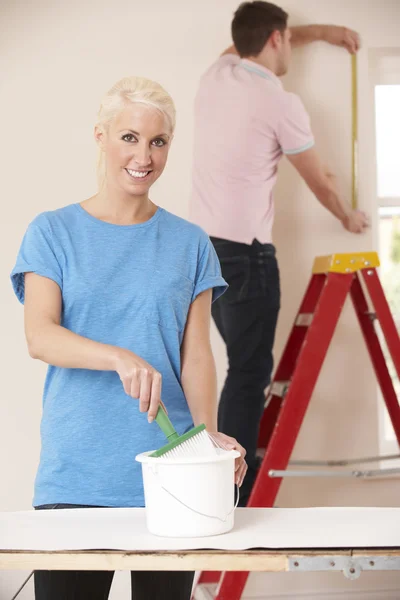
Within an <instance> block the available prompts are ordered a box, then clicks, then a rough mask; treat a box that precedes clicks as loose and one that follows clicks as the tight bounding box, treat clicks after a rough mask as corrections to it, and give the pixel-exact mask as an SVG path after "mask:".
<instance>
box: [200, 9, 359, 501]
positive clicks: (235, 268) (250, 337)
mask: <svg viewBox="0 0 400 600" xmlns="http://www.w3.org/2000/svg"><path fill="white" fill-rule="evenodd" d="M287 19H288V15H287V13H285V12H284V11H283V10H282V9H281V8H279V7H278V6H275V5H274V4H270V3H268V2H260V1H256V2H245V3H244V4H241V5H240V6H239V8H238V9H237V11H236V13H235V16H234V19H233V22H232V37H233V42H234V46H232V47H231V48H229V49H228V50H226V51H225V52H224V54H223V55H222V56H221V57H220V58H219V59H218V60H217V61H216V62H215V63H214V64H213V65H212V66H211V68H210V69H209V70H208V71H207V72H206V73H205V75H204V76H203V77H202V79H201V83H200V89H199V91H198V94H197V98H196V105H195V141H194V167H193V194H192V199H191V219H192V220H193V221H194V222H195V223H197V224H199V225H200V226H201V227H203V229H205V230H206V231H207V233H208V234H209V235H210V237H211V240H212V242H213V244H214V247H215V249H216V251H217V254H218V256H219V259H220V262H221V267H222V274H223V277H224V278H225V279H226V281H227V282H228V283H229V285H230V287H229V289H228V291H227V292H226V293H225V294H224V295H223V296H222V297H221V298H220V299H219V300H217V302H215V303H214V305H213V318H214V321H215V323H216V325H217V328H218V330H219V332H220V334H221V336H222V338H223V340H224V341H225V343H226V346H227V354H228V361H229V368H228V375H227V378H226V381H225V385H224V388H223V391H222V395H221V399H220V404H219V413H218V419H219V429H220V431H223V432H224V433H225V434H228V435H231V436H232V437H235V438H236V439H237V440H238V441H239V443H240V444H242V446H244V447H245V448H246V450H247V460H248V465H249V469H248V474H247V476H246V478H245V481H244V484H243V486H242V490H241V501H240V505H241V506H245V505H246V503H247V500H248V498H249V495H250V491H251V488H252V485H253V483H254V480H255V477H256V474H257V469H258V466H259V461H258V460H257V457H256V449H257V438H258V430H259V424H260V420H261V416H262V413H263V408H264V390H265V388H266V387H267V385H268V384H269V383H270V379H271V372H272V366H273V364H272V348H273V343H274V336H275V329H276V323H277V318H278V312H279V306H280V287H279V270H278V265H277V261H276V257H275V248H274V246H273V244H272V238H271V230H272V225H273V219H274V205H273V197H272V191H273V187H274V184H275V180H276V176H277V167H278V163H279V160H280V158H281V157H282V155H284V154H286V155H287V157H288V159H289V160H290V162H291V163H292V164H293V165H294V166H295V168H296V169H297V171H298V172H299V173H300V175H301V176H302V178H303V179H304V180H305V182H306V183H307V185H308V186H309V188H310V189H311V191H312V192H313V193H314V194H315V196H316V197H317V199H318V200H319V201H320V203H321V204H323V206H325V207H326V208H327V209H328V210H329V211H330V212H331V213H332V214H333V215H334V216H335V217H336V218H337V219H339V221H340V222H341V223H342V225H343V227H344V228H345V229H347V230H348V231H350V232H353V233H361V232H362V231H363V230H364V229H365V228H366V227H367V225H368V222H367V217H366V215H365V214H363V213H361V212H358V211H353V210H352V209H351V208H350V207H349V206H348V205H347V204H346V203H345V202H344V200H343V199H342V198H341V197H340V196H339V193H338V191H337V190H336V187H335V183H334V178H333V176H332V175H331V174H330V173H329V172H328V171H327V170H326V169H325V168H324V167H323V165H322V163H321V161H320V159H319V157H318V153H317V152H316V150H315V148H314V139H313V135H312V132H311V129H310V123H309V117H308V115H307V112H306V110H305V108H304V106H303V104H302V102H301V100H300V98H299V97H298V96H297V95H295V94H291V93H288V92H285V91H284V89H283V87H282V83H281V81H280V80H279V79H278V77H279V76H281V75H284V74H285V73H286V71H287V69H288V66H289V62H290V53H291V46H293V47H296V46H300V45H302V44H306V43H309V42H312V41H317V40H324V41H326V42H328V43H331V44H334V45H337V46H343V47H344V48H346V49H347V50H348V51H349V52H350V53H355V52H357V50H358V48H359V39H358V35H357V34H356V33H355V32H352V31H350V30H347V29H345V28H344V27H335V26H326V25H325V26H324V25H310V26H307V27H294V28H293V29H292V30H290V29H289V28H288V27H287Z"/></svg>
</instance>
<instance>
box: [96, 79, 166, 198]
mask: <svg viewBox="0 0 400 600" xmlns="http://www.w3.org/2000/svg"><path fill="white" fill-rule="evenodd" d="M129 102H131V103H135V102H140V103H142V104H146V105H147V106H151V107H153V108H156V109H157V110H159V111H160V112H162V113H163V115H164V116H165V117H166V119H167V121H168V124H169V125H170V127H171V131H172V132H173V131H174V129H175V116H176V112H175V105H174V101H173V100H172V98H171V96H170V95H169V94H168V92H166V91H165V89H164V88H163V87H162V86H161V85H160V84H159V83H157V82H155V81H152V80H151V79H146V78H145V77H133V76H132V77H124V78H123V79H120V80H119V81H117V83H115V84H114V85H113V87H112V88H111V89H110V90H109V91H108V92H107V93H106V95H105V96H104V98H103V100H102V103H101V105H100V110H99V113H98V120H97V126H98V127H99V128H100V129H103V130H106V129H107V128H108V126H109V125H110V123H111V121H112V120H113V119H114V118H115V117H116V115H117V114H118V113H119V112H120V111H121V110H123V109H124V108H125V106H126V105H127V103H129ZM105 178H106V168H105V156H104V152H103V151H102V150H100V151H99V157H98V162H97V180H98V183H99V187H102V186H103V185H104V182H105Z"/></svg>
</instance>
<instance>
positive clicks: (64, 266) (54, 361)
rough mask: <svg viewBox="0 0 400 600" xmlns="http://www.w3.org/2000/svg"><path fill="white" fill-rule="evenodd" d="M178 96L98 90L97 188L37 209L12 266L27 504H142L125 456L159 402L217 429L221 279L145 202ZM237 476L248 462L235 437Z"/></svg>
mask: <svg viewBox="0 0 400 600" xmlns="http://www.w3.org/2000/svg"><path fill="white" fill-rule="evenodd" d="M174 126H175V109H174V105H173V101H172V99H171V97H170V96H169V95H168V94H167V93H166V92H165V90H164V89H163V88H162V87H161V86H160V85H158V84H157V83H154V82H152V81H149V80H147V79H141V78H136V77H129V78H126V79H123V80H121V81H119V82H118V83H117V84H116V85H114V86H113V88H112V89H111V90H110V91H109V92H108V94H107V95H106V96H105V98H104V100H103V102H102V104H101V108H100V112H99V120H98V124H97V126H96V127H95V139H96V142H97V144H98V146H99V150H100V160H99V191H98V193H97V194H96V195H95V196H93V197H92V198H89V199H88V200H85V201H83V202H81V203H76V204H71V205H68V206H66V207H63V208H60V209H58V210H54V211H51V212H46V213H42V214H40V215H39V216H38V217H36V218H35V219H34V221H33V222H32V223H31V224H30V225H29V227H28V230H27V232H26V234H25V237H24V239H23V242H22V245H21V249H20V252H19V255H18V258H17V262H16V265H15V268H14V270H13V272H12V275H11V278H12V283H13V286H14V290H15V292H16V294H17V297H18V299H19V300H20V301H21V302H22V303H24V305H25V309H24V311H25V333H26V339H27V344H28V348H29V353H30V355H31V356H32V357H33V358H36V359H39V360H42V361H44V362H45V363H47V364H48V365H49V368H48V372H47V377H46V381H45V386H44V395H43V416H42V424H41V438H42V449H41V456H40V464H39V468H38V472H37V476H36V481H35V493H34V500H33V505H34V506H35V507H36V508H42V509H43V508H52V509H54V508H56V509H57V508H65V507H69V508H70V507H77V506H79V507H88V506H100V507H112V506H114V507H130V506H143V505H144V498H143V488H142V480H141V471H140V465H138V464H137V463H136V462H135V456H136V455H137V454H138V453H140V452H142V451H145V450H150V449H153V448H158V447H160V446H162V445H163V444H164V443H165V439H164V438H163V435H162V433H161V432H160V431H159V428H158V426H157V425H156V424H155V423H152V421H153V420H154V417H155V415H156V413H157V409H158V405H159V403H160V401H161V399H162V400H163V402H164V403H165V405H166V407H167V410H168V412H169V415H170V418H171V420H172V422H173V423H174V424H175V426H176V427H177V429H178V431H179V432H183V431H185V430H187V429H189V428H190V427H191V426H192V424H193V423H194V424H195V425H197V424H199V423H201V422H204V423H205V424H206V426H207V429H208V430H209V431H210V432H216V428H217V425H216V417H217V408H216V377H215V366H214V360H213V356H212V352H211V348H210V340H209V327H210V314H211V302H212V300H213V299H214V300H215V299H216V298H218V296H220V295H221V294H222V293H223V292H224V290H225V288H226V284H225V281H224V280H223V279H222V277H221V273H220V266H219V262H218V259H217V257H216V254H215V251H214V249H213V246H212V245H211V243H210V241H209V238H208V236H207V235H206V234H205V233H204V232H203V231H202V230H201V229H200V228H199V227H197V226H195V225H193V224H190V223H189V222H187V221H185V220H183V219H181V218H178V217H176V216H174V215H172V214H171V213H169V212H167V211H166V210H164V209H163V208H160V207H159V206H156V205H155V204H154V203H153V202H152V201H151V200H150V198H149V190H150V188H151V186H152V185H153V183H154V182H155V181H156V180H157V179H158V178H159V177H160V175H161V174H162V172H163V170H164V167H165V164H166V161H167V157H168V152H169V149H170V146H171V142H172V137H173V132H174ZM214 436H216V437H217V438H218V441H219V442H220V443H221V444H223V445H225V446H226V447H230V448H233V447H235V448H236V449H238V450H239V451H240V452H241V458H240V459H238V462H237V470H236V481H237V483H238V484H239V485H240V484H241V483H242V481H243V478H244V475H245V472H246V468H247V467H246V463H245V461H244V455H245V451H244V449H243V448H242V447H241V446H240V445H239V444H238V443H237V442H236V440H234V439H232V438H228V437H227V436H224V435H223V434H220V433H215V434H214ZM112 577H113V574H112V573H110V572H104V573H102V572H100V573H99V572H75V573H73V572H51V571H39V572H36V573H35V594H36V599H37V600H50V599H54V598H57V599H58V600H86V599H87V598H90V599H91V600H97V599H98V600H100V599H101V600H104V599H105V598H107V597H108V593H109V590H110V587H111V582H112ZM192 579H193V573H185V572H176V573H145V572H143V573H138V572H134V573H132V598H135V600H142V599H143V600H149V599H150V598H163V599H169V598H171V600H172V599H173V600H180V599H182V600H188V599H189V598H190V592H191V586H192Z"/></svg>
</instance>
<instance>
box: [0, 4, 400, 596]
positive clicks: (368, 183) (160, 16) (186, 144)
mask: <svg viewBox="0 0 400 600" xmlns="http://www.w3.org/2000/svg"><path fill="white" fill-rule="evenodd" d="M237 4H238V2H237V0H219V1H218V2H215V1H213V0H203V1H202V2H196V3H195V2H190V3H189V2H184V1H183V0H170V1H169V2H163V1H162V0H153V2H150V3H147V4H145V3H143V2H138V1H137V0H136V1H133V2H132V1H130V2H128V1H127V0H114V2H113V3H109V2H107V3H106V2H104V1H103V2H96V3H94V2H93V1H89V0H86V2H79V1H78V0H70V1H69V2H61V1H60V0H56V1H55V0H53V1H52V0H41V2H35V3H32V4H31V5H28V4H26V3H25V2H22V0H15V1H14V2H13V3H10V4H9V5H6V4H5V3H3V4H2V6H1V8H0V40H1V41H0V48H1V51H0V72H1V73H2V77H1V82H0V86H1V89H0V93H1V98H2V111H1V117H0V119H1V128H0V131H1V144H0V152H1V156H0V158H1V165H2V176H1V178H0V186H1V198H2V206H3V210H2V218H1V222H0V228H1V231H0V240H1V241H0V243H1V252H0V289H1V292H0V297H1V306H2V310H1V313H0V330H1V332H2V338H1V339H2V342H3V343H2V344H1V347H0V353H1V354H0V358H1V366H2V373H1V375H2V383H3V386H2V389H3V395H2V400H1V402H0V472H1V484H0V486H1V487H0V510H20V509H27V508H29V507H30V503H31V495H32V485H33V478H34V474H35V470H36V466H37V461H38V454H39V422H40V410H41V409H40V405H41V389H42V384H43V378H44V373H45V368H44V366H43V365H41V364H39V363H36V362H35V361H33V360H31V359H30V358H29V356H28V354H27V351H26V348H25V343H24V337H23V310H22V307H21V306H19V305H18V303H17V300H16V299H15V298H14V297H13V294H12V291H11V287H10V284H9V281H8V274H9V271H10V270H11V268H12V266H13V261H14V258H15V256H16V253H17V249H18V247H19V244H20V241H21V237H22V235H23V232H24V230H25V228H26V225H27V224H28V222H29V221H30V220H31V219H32V218H33V217H34V216H35V215H36V214H37V213H38V212H40V211H43V210H47V209H53V208H57V207H59V206H62V205H65V204H68V203H71V202H78V201H80V200H83V199H84V198H86V197H88V196H89V195H91V194H92V193H93V192H94V189H95V169H94V159H95V148H94V143H93V141H92V127H93V124H94V121H95V117H96V111H97V108H98V104H99V101H100V98H101V96H102V94H103V93H104V92H105V91H106V90H107V89H108V88H109V87H110V85H111V84H112V83H114V81H116V80H117V79H118V78H120V77H122V76H125V75H128V74H138V75H144V76H147V77H150V78H154V79H156V80H158V81H160V83H162V84H163V85H164V86H165V87H166V88H167V89H168V90H169V91H170V93H171V94H172V95H173V97H174V99H175V101H176V104H177V110H178V127H177V132H176V139H175V142H174V147H173V149H172V153H171V157H170V162H169V166H168V168H167V171H166V173H165V174H164V175H163V177H162V179H161V181H160V182H159V183H158V185H157V188H156V189H155V191H154V195H153V199H154V200H155V201H156V202H157V203H159V204H161V205H162V206H164V207H165V208H167V209H169V210H172V211H173V212H176V213H177V214H180V215H182V216H187V205H188V196H189V191H190V168H191V147H192V102H193V97H194V94H195V90H196V87H197V83H198V79H199V76H200V74H201V72H202V71H203V70H204V69H205V68H206V67H207V66H208V64H209V63H210V62H211V61H212V60H214V58H215V57H216V56H217V55H218V53H220V52H221V51H222V49H223V48H224V47H226V46H227V45H228V44H229V43H230V38H229V22H230V19H231V15H232V12H233V10H234V9H235V8H236V6H237ZM284 6H285V8H287V9H288V10H289V11H290V12H291V14H292V23H296V24H297V23H299V24H300V23H308V22H318V21H319V22H328V23H330V22H332V23H333V22H334V23H345V24H347V25H349V26H350V27H354V28H356V29H358V30H359V31H360V33H361V34H362V36H363V41H364V47H363V50H362V51H361V52H360V54H359V93H360V173H361V177H360V205H361V207H362V208H364V209H366V210H368V211H369V212H370V213H371V214H372V216H373V217H374V218H375V216H376V215H375V212H376V206H375V192H374V189H375V188H374V147H373V144H374V139H373V113H372V106H371V103H370V100H369V96H368V94H369V87H368V62H367V57H368V53H367V49H368V48H369V47H382V46H384V47H388V46H398V45H400V42H399V41H398V39H399V38H398V23H399V19H400V3H399V2H398V0H379V2H378V0H370V1H369V2H368V3H367V2H366V1H364V0H335V2H334V3H333V2H328V1H327V0H287V1H286V2H285V5H284ZM285 85H286V86H287V87H288V88H289V89H291V90H295V91H297V92H298V93H300V94H301V96H302V98H303V100H304V102H305V104H306V106H307V107H308V109H309V111H310V113H311V117H312V122H313V128H314V132H315V135H316V138H317V142H318V147H319V148H320V150H321V153H322V154H323V156H324V157H325V158H326V159H327V160H328V161H329V164H330V166H331V167H332V168H333V169H334V171H335V172H336V173H337V174H338V179H339V182H340V184H341V186H342V188H343V190H344V191H345V193H346V194H349V192H350V179H351V171H350V156H351V154H350V151H351V146H350V122H351V110H350V106H351V105H350V59H349V57H348V55H347V54H346V53H345V52H344V51H341V50H339V49H337V48H330V47H327V46H325V45H323V44H315V45H314V46H313V47H312V48H311V47H308V48H305V49H304V50H301V51H297V52H296V55H295V58H294V61H293V67H292V70H291V74H290V76H288V77H287V78H286V82H285ZM276 196H277V223H276V228H275V238H276V243H277V246H278V251H279V258H280V263H281V269H282V289H283V308H282V313H281V318H280V322H279V329H278V337H277V343H276V356H277V357H279V356H280V354H281V351H282V348H283V345H284V343H285V341H286V338H287V335H288V332H289V330H290V326H291V323H292V321H293V318H294V315H295V313H296V310H297V308H298V305H299V302H300V299H301V297H302V294H303V293H304V289H305V285H306V282H307V281H308V278H309V274H310V268H311V264H312V261H313V258H314V256H316V255H319V254H327V253H329V252H333V251H349V250H357V251H358V250H359V251H363V250H369V249H374V248H375V247H376V244H375V229H376V227H375V226H374V227H373V229H372V231H371V232H369V233H368V234H366V235H365V236H363V238H358V239H356V238H354V237H352V236H350V235H349V234H347V233H345V232H344V231H343V230H342V229H341V228H340V226H339V225H338V224H337V223H336V222H335V220H334V219H333V218H331V217H330V216H329V215H328V214H327V213H325V212H324V211H323V210H322V209H321V208H320V207H319V206H318V204H317V203H316V201H315V199H314V198H313V197H312V196H311V194H310V193H309V192H308V191H307V190H306V188H305V186H304V185H303V183H302V182H301V181H300V180H299V178H298V177H297V176H296V175H295V173H294V172H293V170H292V169H291V168H290V166H289V165H287V164H283V165H282V167H281V173H280V181H279V184H278V188H277V194H276ZM350 309H351V307H346V310H345V314H344V318H343V320H342V321H341V324H340V326H339V328H338V331H337V333H336V336H335V339H334V345H333V347H332V349H331V350H330V352H329V356H328V358H327V361H326V364H325V366H324V369H323V374H322V376H321V380H320V382H319V383H318V386H317V389H316V392H315V394H314V398H313V402H312V406H311V408H310V411H309V413H308V415H307V418H306V421H305V423H304V427H303V430H302V432H301V435H300V438H299V440H298V444H297V445H296V451H295V453H296V456H301V457H302V458H312V457H317V458H324V457H332V458H335V457H342V456H359V455H363V454H369V455H372V454H375V452H376V451H377V450H378V437H377V436H378V425H377V406H376V387H375V380H374V377H373V374H372V372H371V368H370V365H369V362H368V356H367V354H366V351H365V349H364V346H363V343H362V340H361V336H360V333H359V331H358V325H357V323H356V320H355V317H354V316H353V314H352V311H351V310H350ZM213 343H214V348H215V352H216V358H217V363H218V371H219V376H220V384H222V380H223V376H224V370H225V367H226V362H225V355H224V348H223V346H222V344H221V341H220V340H219V338H218V336H217V334H216V332H215V330H213ZM398 492H399V483H398V480H397V481H395V480H393V481H384V482H382V481H380V482H368V483H366V482H358V481H357V482H348V481H347V480H344V481H341V482H338V481H337V480H335V481H334V482H332V483H331V482H330V481H325V480H324V481H321V480H307V481H302V480H295V481H293V480H289V481H287V482H285V484H284V485H283V486H282V489H281V493H280V495H279V498H278V504H279V505H280V506H304V505H379V506H380V505H393V506H396V505H399V500H398V498H399V494H398ZM23 575H24V574H22V573H17V572H14V573H4V572H2V573H1V572H0V598H1V599H2V600H3V598H4V600H6V599H7V598H9V597H11V596H12V593H13V591H14V590H15V589H16V588H17V587H18V584H19V582H21V581H22V579H23ZM399 579H400V576H399V575H398V574H396V573H391V574H390V573H388V574H384V575H381V574H368V575H365V576H363V577H362V578H361V579H360V580H358V581H357V582H349V581H347V580H345V579H344V578H343V577H342V576H340V575H333V574H332V575H325V574H320V575H315V574H313V575H296V576H295V575H289V574H285V575H268V574H266V575H257V576H254V577H252V578H251V579H250V583H249V585H248V587H247V589H246V596H248V597H253V598H255V597H258V598H267V597H268V598H272V597H274V598H275V597H276V598H278V597H285V598H301V597H304V598H312V597H313V598H322V597H324V591H323V590H324V589H330V590H336V591H337V593H339V595H340V597H342V598H345V597H349V598H350V597H353V593H355V592H356V591H358V594H359V595H357V596H355V595H354V598H356V597H357V598H358V597H361V596H362V597H365V598H375V597H376V598H378V597H379V598H384V597H395V596H393V595H392V596H389V595H388V594H385V591H384V590H385V589H387V590H388V589H392V590H396V589H398V590H400V581H399ZM127 580H128V578H127V574H124V576H121V577H119V576H118V577H117V578H116V585H115V587H114V590H113V598H114V600H115V598H117V597H118V598H121V599H123V598H127V597H128V595H127V589H126V588H127ZM363 590H365V592H364V591H363ZM366 590H370V591H371V590H376V591H375V592H374V593H373V594H372V595H367V591H366ZM378 590H380V591H378ZM394 593H396V592H394ZM374 594H375V595H374ZM399 595H400V591H399ZM20 597H21V599H22V600H24V599H25V600H27V599H28V598H29V599H30V598H32V591H31V587H29V588H28V589H27V590H26V591H25V592H24V593H23V594H21V596H20Z"/></svg>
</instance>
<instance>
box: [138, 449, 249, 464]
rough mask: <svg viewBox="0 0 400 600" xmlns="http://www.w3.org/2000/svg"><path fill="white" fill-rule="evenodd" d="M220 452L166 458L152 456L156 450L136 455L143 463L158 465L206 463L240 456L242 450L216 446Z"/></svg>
mask: <svg viewBox="0 0 400 600" xmlns="http://www.w3.org/2000/svg"><path fill="white" fill-rule="evenodd" d="M216 450H217V451H218V454H217V455H216V456H204V457H203V458H201V457H199V456H190V457H183V456H182V457H181V458H165V457H163V456H159V457H155V456H150V454H152V452H154V450H149V451H147V452H141V453H140V454H138V455H137V456H136V457H135V460H136V461H137V462H140V463H142V464H156V463H157V464H158V465H175V466H177V465H196V464H197V465H200V464H206V463H216V462H223V461H225V460H232V459H235V458H239V456H240V452H238V451H237V450H224V449H222V448H216Z"/></svg>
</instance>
